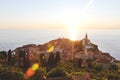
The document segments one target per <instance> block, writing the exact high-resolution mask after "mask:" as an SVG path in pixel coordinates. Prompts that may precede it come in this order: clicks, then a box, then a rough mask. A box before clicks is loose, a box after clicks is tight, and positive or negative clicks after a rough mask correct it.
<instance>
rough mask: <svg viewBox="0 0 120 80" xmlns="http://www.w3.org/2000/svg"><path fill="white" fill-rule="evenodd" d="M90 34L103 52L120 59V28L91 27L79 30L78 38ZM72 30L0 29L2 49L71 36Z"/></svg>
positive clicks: (0, 47)
mask: <svg viewBox="0 0 120 80" xmlns="http://www.w3.org/2000/svg"><path fill="white" fill-rule="evenodd" d="M86 33H87V34H88V38H89V39H90V40H91V42H92V43H94V44H96V45H98V48H99V49H100V50H101V51H102V52H106V53H110V55H111V56H113V57H115V58H116V59H118V60H120V30H119V29H118V30H117V29H90V30H78V31H77V35H76V37H77V40H81V39H83V38H84V37H85V34H86ZM70 36H71V32H70V31H69V30H67V29H65V30H62V29H60V30H59V29H39V30H18V29H17V30H15V29H14V30H10V29H9V30H8V29H7V30H0V51H3V50H5V51H7V50H9V49H11V50H14V49H15V48H17V47H21V46H23V45H27V44H37V45H38V44H44V43H46V42H49V41H50V40H54V39H57V38H70Z"/></svg>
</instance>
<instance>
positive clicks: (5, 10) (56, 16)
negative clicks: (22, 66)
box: [0, 0, 120, 29]
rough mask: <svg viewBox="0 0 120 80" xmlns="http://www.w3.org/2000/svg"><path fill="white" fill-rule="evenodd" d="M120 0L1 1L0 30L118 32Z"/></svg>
mask: <svg viewBox="0 0 120 80" xmlns="http://www.w3.org/2000/svg"><path fill="white" fill-rule="evenodd" d="M119 21H120V0H0V29H66V28H68V27H71V26H72V28H74V27H78V28H81V29H82V28H88V29H99V28H100V29H119V28H120V22H119Z"/></svg>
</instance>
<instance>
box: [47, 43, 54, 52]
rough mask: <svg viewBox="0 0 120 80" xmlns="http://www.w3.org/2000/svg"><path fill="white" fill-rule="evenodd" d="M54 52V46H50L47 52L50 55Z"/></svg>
mask: <svg viewBox="0 0 120 80" xmlns="http://www.w3.org/2000/svg"><path fill="white" fill-rule="evenodd" d="M53 50H54V46H53V45H49V46H48V50H47V52H49V53H50V52H53Z"/></svg>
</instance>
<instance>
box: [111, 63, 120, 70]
mask: <svg viewBox="0 0 120 80" xmlns="http://www.w3.org/2000/svg"><path fill="white" fill-rule="evenodd" d="M118 69H119V68H118V66H117V65H116V64H111V65H110V67H109V70H113V71H118Z"/></svg>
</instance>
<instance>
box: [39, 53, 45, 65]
mask: <svg viewBox="0 0 120 80" xmlns="http://www.w3.org/2000/svg"><path fill="white" fill-rule="evenodd" d="M40 64H41V66H42V67H45V66H46V57H45V55H44V54H43V53H42V54H40Z"/></svg>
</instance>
